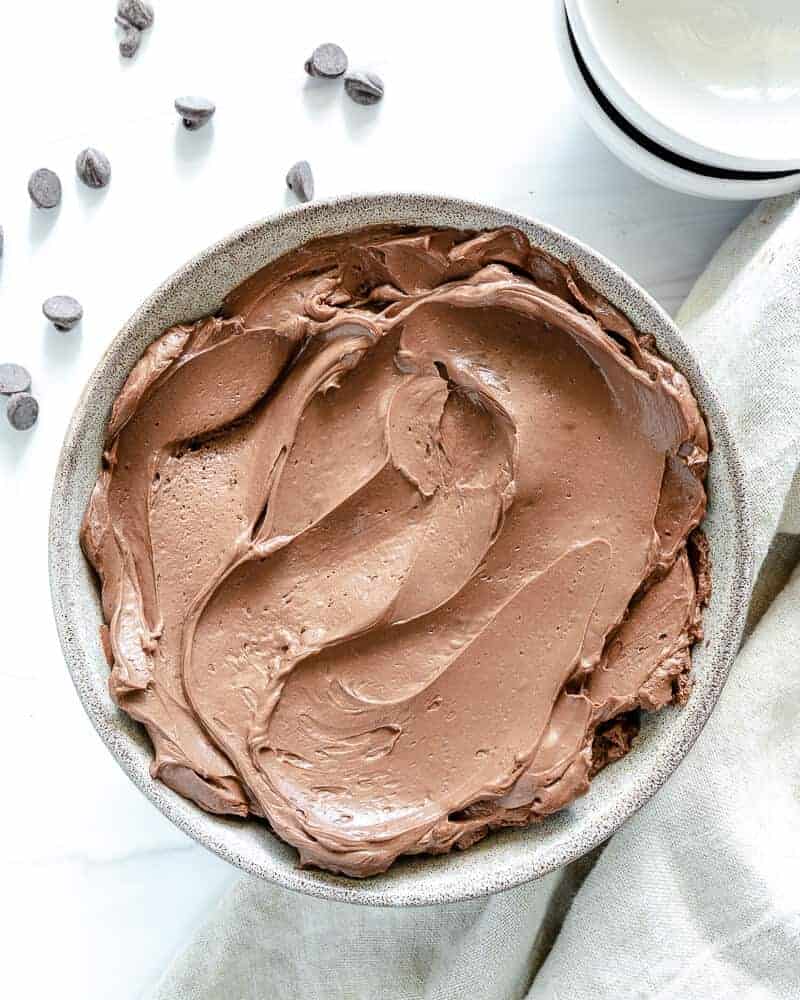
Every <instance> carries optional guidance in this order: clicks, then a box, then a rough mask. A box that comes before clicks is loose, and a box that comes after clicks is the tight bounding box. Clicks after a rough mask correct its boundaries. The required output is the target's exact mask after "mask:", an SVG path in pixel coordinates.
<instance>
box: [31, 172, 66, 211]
mask: <svg viewBox="0 0 800 1000" xmlns="http://www.w3.org/2000/svg"><path fill="white" fill-rule="evenodd" d="M28 194H29V195H30V196H31V201H32V202H33V203H34V205H36V207H37V208H55V207H56V205H57V204H58V203H59V202H60V201H61V181H60V180H59V179H58V174H56V173H54V172H53V171H52V170H48V169H47V167H40V168H39V169H38V170H34V172H33V173H32V174H31V176H30V180H29V181H28Z"/></svg>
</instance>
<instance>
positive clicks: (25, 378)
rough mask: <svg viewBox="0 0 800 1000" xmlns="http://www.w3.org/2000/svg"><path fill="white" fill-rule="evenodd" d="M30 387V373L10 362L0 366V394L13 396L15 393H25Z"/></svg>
mask: <svg viewBox="0 0 800 1000" xmlns="http://www.w3.org/2000/svg"><path fill="white" fill-rule="evenodd" d="M30 387H31V373H30V372H29V371H28V369H27V368H23V367H22V365H15V364H13V363H12V362H8V363H7V364H4V365H0V394H2V395H3V396H13V395H14V394H15V393H17V392H27V391H28V389H30Z"/></svg>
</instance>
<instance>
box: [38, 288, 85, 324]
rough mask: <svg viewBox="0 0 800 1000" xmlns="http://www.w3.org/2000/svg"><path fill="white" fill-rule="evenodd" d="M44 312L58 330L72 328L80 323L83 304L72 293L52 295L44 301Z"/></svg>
mask: <svg viewBox="0 0 800 1000" xmlns="http://www.w3.org/2000/svg"><path fill="white" fill-rule="evenodd" d="M42 312H43V313H44V314H45V316H46V317H47V318H48V319H49V320H50V322H51V323H52V324H53V326H54V327H55V328H56V329H57V330H71V329H72V328H73V326H75V324H76V323H80V321H81V317H82V316H83V306H82V305H81V304H80V302H78V300H77V299H73V297H72V296H71V295H51V296H50V298H49V299H45V301H44V302H43V303H42Z"/></svg>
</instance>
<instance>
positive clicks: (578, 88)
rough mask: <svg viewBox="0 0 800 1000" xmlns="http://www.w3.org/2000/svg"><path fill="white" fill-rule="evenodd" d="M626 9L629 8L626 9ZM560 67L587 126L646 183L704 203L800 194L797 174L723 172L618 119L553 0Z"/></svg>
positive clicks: (563, 11) (561, 2) (622, 117)
mask: <svg viewBox="0 0 800 1000" xmlns="http://www.w3.org/2000/svg"><path fill="white" fill-rule="evenodd" d="M626 9H627V8H626ZM553 11H554V29H555V36H556V42H557V44H558V47H559V51H560V55H561V62H562V65H563V67H564V71H565V73H566V76H567V79H568V81H569V83H570V86H571V87H572V91H573V93H574V95H575V97H576V99H577V102H578V106H579V108H580V112H581V114H582V115H583V118H584V120H585V121H586V123H587V125H589V127H590V128H591V129H592V131H593V132H594V133H595V135H596V136H597V137H598V139H600V141H601V142H602V143H603V144H604V145H605V146H607V147H608V149H609V150H610V151H611V152H612V153H614V154H615V155H616V156H617V157H618V158H619V159H620V160H622V162H623V163H625V164H626V165H627V166H629V167H631V168H632V169H633V170H636V171H637V172H638V173H640V174H642V175H643V176H644V177H646V178H647V179H648V180H651V181H653V182H655V183H656V184H661V185H663V186H664V187H668V188H671V189H672V190H673V191H680V192H682V193H683V194H691V195H696V196H699V197H702V198H718V199H724V200H729V201H749V200H760V199H761V198H770V197H774V196H777V195H781V194H787V193H788V192H790V191H795V190H798V189H800V171H798V170H782V171H777V172H769V173H766V172H756V171H751V170H742V169H736V170H732V169H727V168H723V167H719V166H715V165H713V164H709V163H708V162H702V161H701V160H699V159H692V158H691V157H690V156H688V155H685V154H682V153H676V152H675V151H674V150H673V149H670V148H669V147H668V146H666V145H662V144H660V143H659V142H657V141H656V140H655V139H653V138H652V137H651V136H650V135H648V134H646V133H645V132H644V131H641V130H640V129H639V128H638V127H637V126H636V125H635V124H634V123H633V121H631V120H630V119H629V118H627V117H626V116H625V115H624V114H622V113H621V112H620V111H619V109H618V108H617V107H616V106H615V105H614V103H613V102H612V100H610V98H609V97H608V95H607V93H606V91H605V90H604V89H603V87H602V86H601V84H600V83H599V82H598V79H596V78H595V76H594V75H593V72H592V70H591V69H590V66H589V63H588V62H587V58H586V54H585V53H584V50H583V48H582V47H581V46H580V45H579V41H578V37H577V35H576V32H575V30H574V28H573V25H572V21H571V19H570V17H569V15H568V13H567V9H566V7H565V3H564V0H553Z"/></svg>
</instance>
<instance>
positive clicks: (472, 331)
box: [82, 226, 709, 876]
mask: <svg viewBox="0 0 800 1000" xmlns="http://www.w3.org/2000/svg"><path fill="white" fill-rule="evenodd" d="M707 452H708V437H707V433H706V428H705V425H704V422H703V419H702V417H701V415H700V413H699V410H698V407H697V404H696V401H695V399H694V397H693V395H692V392H691V390H690V388H689V386H688V383H687V382H686V380H685V379H684V377H683V376H682V375H681V374H680V373H679V372H677V371H676V370H675V368H674V367H673V366H672V365H671V364H669V363H668V362H667V361H666V360H664V359H663V358H662V357H660V356H659V354H658V353H657V352H656V350H655V346H654V343H653V341H652V338H650V337H648V336H646V335H641V334H639V333H638V332H636V331H635V330H634V329H633V328H632V327H631V325H630V323H629V322H628V321H627V320H626V319H625V317H624V316H623V315H622V314H621V313H620V312H619V311H618V310H617V309H615V308H614V307H613V306H612V305H610V304H609V303H608V302H606V301H605V300H604V299H603V298H601V297H600V296H599V295H598V294H597V293H596V292H594V291H593V290H592V289H591V288H590V287H588V285H587V284H586V283H585V282H584V281H583V280H582V279H581V278H579V277H578V275H577V274H576V273H575V272H574V270H573V269H571V268H569V267H567V266H565V265H564V264H562V263H560V262H558V261H556V260H555V259H553V258H552V257H550V256H548V255H547V254H545V253H544V252H542V251H541V250H538V249H536V248H533V247H531V246H530V244H529V243H528V240H527V239H526V237H525V236H524V235H523V234H522V233H521V232H518V231H516V230H513V229H501V230H497V231H495V232H485V233H480V234H477V235H476V234H473V233H465V232H458V231H454V230H428V229H419V228H415V229H409V228H401V227H397V226H392V227H381V228H372V229H368V230H362V231H359V232H353V233H349V234H346V235H341V236H335V237H330V238H325V239H320V240H318V241H315V242H312V243H308V244H306V245H305V246H303V247H301V248H300V249H298V250H296V251H294V252H292V253H290V254H289V255H287V256H285V257H282V258H280V259H279V260H277V261H276V262H274V263H272V264H270V265H269V266H268V267H266V268H264V269H263V270H262V271H260V272H258V273H257V274H255V275H254V276H253V277H251V278H250V279H249V280H247V281H246V282H245V283H244V284H243V285H241V286H240V287H239V288H237V289H236V290H235V291H233V292H232V293H231V294H230V296H229V297H228V299H227V300H226V302H225V305H224V307H223V309H222V310H221V312H220V314H219V315H217V316H212V317H210V318H207V319H204V320H200V321H199V322H196V323H192V324H187V325H182V326H176V327H174V328H172V329H170V330H167V331H166V333H164V334H163V336H161V337H160V338H159V339H158V340H156V341H155V342H154V343H153V344H152V345H151V346H150V347H149V348H148V349H147V351H146V352H145V354H144V356H143V357H142V359H141V360H140V361H139V363H138V364H137V365H136V367H135V368H134V370H133V372H132V373H131V375H130V377H129V378H128V380H127V382H126V383H125V386H124V388H123V389H122V391H121V392H120V394H119V397H118V398H117V400H116V403H115V405H114V408H113V412H112V414H111V418H110V421H109V425H108V433H107V441H106V451H105V455H104V461H103V467H102V470H101V473H100V476H99V479H98V482H97V485H96V487H95V489H94V492H93V494H92V498H91V502H90V504H89V507H88V510H87V512H86V517H85V522H84V526H83V534H82V541H83V546H84V549H85V552H86V554H87V556H88V558H89V559H90V561H91V563H92V565H93V566H94V567H95V569H96V570H97V573H98V574H99V577H100V581H101V584H102V602H103V609H104V616H105V620H106V623H107V625H106V626H105V627H104V636H103V638H104V641H105V644H106V649H107V653H108V656H109V660H110V662H111V665H112V670H111V678H110V687H111V693H112V695H113V697H114V699H115V700H116V702H117V703H118V704H119V705H120V706H121V707H122V708H123V709H124V710H125V711H126V712H128V713H129V714H130V715H131V716H133V718H135V719H138V720H139V721H140V722H142V723H143V724H144V726H145V727H146V729H147V732H148V733H149V735H150V738H151V740H152V743H153V748H154V760H153V765H152V773H153V774H154V775H155V776H156V777H158V778H160V779H161V780H162V781H163V782H165V783H166V784H167V785H169V786H171V787H172V788H173V789H176V790H177V791H178V792H180V793H181V794H182V795H184V796H186V797H188V798H190V799H192V800H194V801H195V802H196V803H197V804H198V805H200V806H202V807H203V808H204V809H207V810H210V811H211V812H215V813H230V814H235V815H238V816H247V815H248V814H255V815H256V816H257V817H260V818H261V819H258V820H255V821H256V822H259V821H263V819H266V820H267V821H268V823H269V824H270V826H271V827H272V829H273V830H274V831H275V833H276V834H277V835H278V836H280V837H282V838H283V839H284V840H286V841H288V842H289V843H290V844H293V845H294V846H295V847H296V848H297V850H298V851H299V854H300V861H301V863H302V864H304V865H316V866H319V867H321V868H326V869H329V870H331V871H335V872H343V873H346V874H348V875H356V876H363V875H370V874H372V873H375V872H380V871H383V870H384V869H386V868H387V867H388V866H389V865H391V864H392V862H393V861H394V860H395V859H396V858H397V857H398V856H399V855H402V854H409V853H417V852H432V853H437V852H441V851H447V850H449V849H450V848H452V847H454V846H457V847H467V846H469V845H470V844H472V843H474V842H475V841H476V840H478V839H480V838H481V837H483V836H484V835H485V834H486V833H487V832H488V831H489V830H491V829H493V828H496V827H501V826H507V825H521V824H527V823H530V822H532V821H534V820H536V819H538V818H540V817H542V816H544V815H546V814H548V813H551V812H554V811H555V810H558V809H561V808H562V807H564V806H565V805H567V804H568V803H569V802H570V801H572V800H573V799H574V798H575V797H576V796H578V795H581V794H582V793H583V792H585V791H586V789H587V787H588V784H589V781H590V779H591V777H592V775H593V774H594V773H595V772H596V771H597V770H598V769H599V767H601V766H603V764H604V763H606V762H607V761H608V760H611V759H614V758H616V757H618V756H620V755H621V754H622V753H624V752H625V751H626V750H627V749H628V746H629V744H630V740H631V736H632V733H633V732H635V721H634V717H633V715H632V714H631V713H633V712H634V710H637V709H646V710H654V709H658V708H661V707H662V706H664V705H666V704H667V703H669V702H671V701H675V700H678V701H680V700H681V699H682V698H683V697H684V696H685V694H686V691H687V689H688V674H689V670H690V653H691V646H692V643H693V642H694V641H695V640H696V639H697V638H698V636H699V634H700V617H701V612H702V608H703V605H704V603H705V601H706V600H707V597H708V590H709V583H708V573H707V568H706V564H705V560H704V558H703V549H704V546H703V543H702V536H701V535H700V534H699V532H695V531H694V529H695V528H696V527H697V525H698V524H699V522H700V521H701V519H702V517H703V514H704V512H705V507H706V493H705V489H704V477H705V471H706V462H707Z"/></svg>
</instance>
